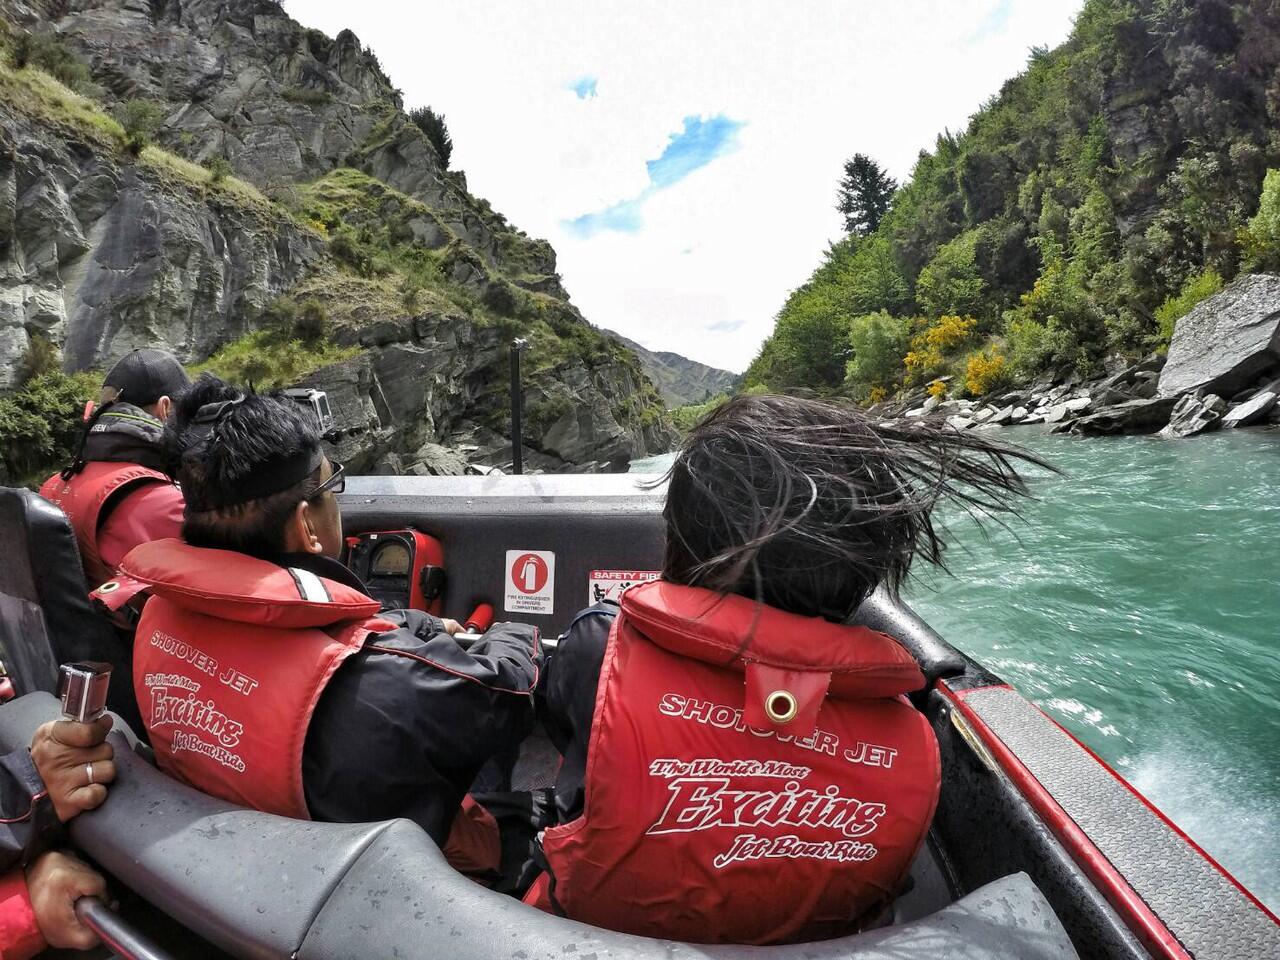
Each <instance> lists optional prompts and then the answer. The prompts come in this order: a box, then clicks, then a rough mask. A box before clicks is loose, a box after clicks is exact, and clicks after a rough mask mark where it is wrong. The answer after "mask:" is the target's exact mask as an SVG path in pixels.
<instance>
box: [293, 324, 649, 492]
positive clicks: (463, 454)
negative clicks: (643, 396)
mask: <svg viewBox="0 0 1280 960" xmlns="http://www.w3.org/2000/svg"><path fill="white" fill-rule="evenodd" d="M360 332H362V333H365V334H367V335H368V336H370V337H371V338H373V339H376V340H377V341H378V342H379V344H380V346H379V349H377V350H370V351H368V352H366V353H364V354H362V355H361V356H359V357H356V358H354V359H352V360H348V361H344V362H342V363H337V364H332V365H331V366H328V367H324V368H322V369H320V370H318V371H316V372H315V373H314V374H312V375H311V376H310V377H308V378H307V379H306V380H305V381H304V383H303V385H304V386H311V387H316V388H318V389H321V390H324V391H326V392H327V393H328V394H329V400H330V406H331V407H332V409H333V413H334V420H335V423H334V428H335V430H336V432H337V435H338V439H337V440H336V443H335V445H336V447H337V450H336V455H337V457H338V458H339V459H341V460H344V461H349V462H350V463H351V464H352V467H353V469H354V470H356V471H362V470H371V469H374V468H376V467H377V466H378V465H379V464H381V463H385V462H389V461H386V460H385V457H386V454H388V453H398V456H399V461H400V462H401V463H402V464H403V468H404V470H405V472H407V473H423V472H424V471H425V473H429V474H435V475H440V474H449V473H457V472H459V471H460V470H461V469H465V467H466V466H467V465H468V464H470V463H484V464H489V465H496V466H504V465H507V464H510V462H511V459H512V454H511V441H510V440H509V439H508V438H507V437H506V436H504V435H503V432H504V431H505V429H506V427H507V423H506V407H505V405H503V404H499V405H497V406H492V405H488V404H486V402H485V401H486V399H490V395H491V394H492V393H493V384H494V383H495V382H497V383H500V384H503V385H504V386H505V377H506V369H507V341H506V338H505V337H504V336H503V334H502V332H501V330H500V329H499V328H497V327H494V326H481V325H477V324H475V323H474V322H473V321H472V320H471V319H470V318H468V317H465V316H462V315H459V314H439V313H426V314H422V315H420V316H417V317H410V318H405V320H404V321H403V322H402V323H399V324H396V325H389V326H378V327H373V328H366V329H365V330H363V331H360ZM547 384H550V386H548V385H547ZM640 389H641V385H640V384H639V383H638V382H636V381H635V380H634V379H633V375H632V374H631V372H630V371H629V370H628V368H627V367H626V366H625V365H623V364H612V363H605V364H602V365H600V366H598V367H595V368H591V367H589V366H587V364H586V362H585V361H583V360H581V359H577V358H573V359H566V360H565V361H564V362H563V363H562V364H561V365H560V366H559V367H558V368H557V369H556V370H555V371H554V372H553V375H552V376H551V377H549V378H547V379H546V380H544V381H542V382H541V383H534V384H526V385H525V395H524V403H525V412H526V420H527V421H530V420H536V419H538V414H539V411H542V410H545V409H548V407H547V403H548V401H549V400H553V404H552V406H551V407H550V409H552V410H554V417H552V418H551V422H549V423H544V424H537V423H527V425H526V428H525V431H524V432H525V437H524V442H525V446H526V449H527V450H528V451H529V452H530V453H531V454H537V455H538V456H536V457H529V464H530V467H531V468H534V469H540V470H545V471H557V470H573V469H576V468H580V467H594V468H597V469H605V468H607V467H608V466H609V465H610V464H619V463H620V464H625V463H627V462H629V461H630V459H632V458H633V457H639V456H643V455H644V454H645V453H647V452H648V451H650V450H662V449H665V448H666V447H667V446H668V445H669V443H670V442H671V439H672V437H671V435H670V433H669V432H668V431H667V428H666V426H665V424H663V423H662V422H660V421H657V422H653V423H650V424H648V425H645V426H642V425H640V424H639V423H636V422H631V421H626V422H620V418H619V417H618V416H617V415H616V414H615V413H614V411H613V408H612V405H611V403H610V401H609V399H608V398H609V397H615V396H622V397H625V396H629V395H632V394H633V393H636V392H639V390H640ZM549 391H554V393H555V396H554V398H552V397H549V395H548V392H549ZM500 392H501V394H502V396H503V398H504V399H505V390H503V391H500ZM484 411H488V412H487V413H485V412H484ZM478 416H480V417H482V418H483V419H484V420H485V421H487V422H486V423H481V422H479V421H478V420H477V417H478ZM495 428H496V429H495ZM446 443H447V444H448V446H449V447H452V448H454V456H452V457H447V456H446V455H445V454H444V453H442V452H441V451H442V450H445V447H444V446H443V444H446ZM401 451H403V452H401Z"/></svg>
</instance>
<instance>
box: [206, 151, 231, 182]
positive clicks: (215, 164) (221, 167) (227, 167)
mask: <svg viewBox="0 0 1280 960" xmlns="http://www.w3.org/2000/svg"><path fill="white" fill-rule="evenodd" d="M204 166H205V169H206V170H208V171H209V182H210V183H212V184H220V183H222V182H223V181H224V180H226V179H227V177H229V176H231V173H232V167H231V161H230V160H228V159H227V158H226V157H212V158H210V159H208V160H206V161H205V162H204Z"/></svg>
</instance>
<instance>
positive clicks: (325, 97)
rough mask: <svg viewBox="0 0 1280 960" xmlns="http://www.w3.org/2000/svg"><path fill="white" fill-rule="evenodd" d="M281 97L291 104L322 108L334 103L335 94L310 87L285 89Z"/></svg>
mask: <svg viewBox="0 0 1280 960" xmlns="http://www.w3.org/2000/svg"><path fill="white" fill-rule="evenodd" d="M280 96H282V97H283V98H284V99H286V100H288V101H289V102H290V103H298V104H302V105H304V106H308V107H321V106H324V105H325V104H326V103H332V102H333V94H331V93H329V92H328V91H327V90H313V89H311V88H310V87H285V88H284V89H283V90H281V91H280Z"/></svg>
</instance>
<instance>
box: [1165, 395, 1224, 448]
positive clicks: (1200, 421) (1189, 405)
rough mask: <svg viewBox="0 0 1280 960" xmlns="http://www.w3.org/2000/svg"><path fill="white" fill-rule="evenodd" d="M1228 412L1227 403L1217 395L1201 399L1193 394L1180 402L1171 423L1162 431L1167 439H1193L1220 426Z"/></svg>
mask: <svg viewBox="0 0 1280 960" xmlns="http://www.w3.org/2000/svg"><path fill="white" fill-rule="evenodd" d="M1226 411H1227V401H1225V400H1223V399H1222V398H1221V397H1220V396H1218V395H1217V394H1215V393H1211V394H1208V395H1207V396H1205V397H1203V398H1201V397H1198V396H1196V395H1195V394H1193V393H1189V394H1187V395H1186V396H1184V397H1182V398H1181V399H1179V400H1178V402H1177V404H1176V405H1175V406H1174V408H1173V412H1172V413H1171V414H1170V415H1169V423H1168V424H1167V425H1166V426H1165V428H1164V429H1163V430H1161V431H1160V436H1162V437H1165V438H1175V437H1192V436H1195V435H1196V434H1197V433H1204V432H1205V431H1206V430H1210V429H1212V428H1214V427H1216V426H1217V425H1218V421H1220V420H1221V419H1222V415H1223V414H1224V413H1226Z"/></svg>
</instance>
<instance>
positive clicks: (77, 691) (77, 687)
mask: <svg viewBox="0 0 1280 960" xmlns="http://www.w3.org/2000/svg"><path fill="white" fill-rule="evenodd" d="M110 682H111V664H109V663H97V662H95V661H93V660H80V661H77V662H75V663H64V664H63V665H62V666H61V667H59V668H58V699H59V700H61V701H62V717H63V719H64V720H76V721H78V722H80V723H92V722H93V721H94V720H97V719H98V718H99V717H100V716H102V715H103V714H104V713H106V711H107V685H108V684H109V683H110Z"/></svg>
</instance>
